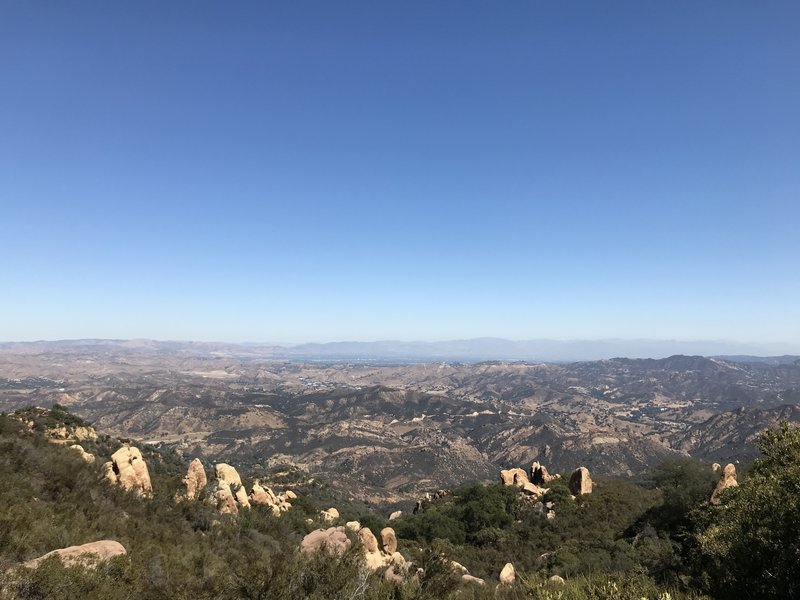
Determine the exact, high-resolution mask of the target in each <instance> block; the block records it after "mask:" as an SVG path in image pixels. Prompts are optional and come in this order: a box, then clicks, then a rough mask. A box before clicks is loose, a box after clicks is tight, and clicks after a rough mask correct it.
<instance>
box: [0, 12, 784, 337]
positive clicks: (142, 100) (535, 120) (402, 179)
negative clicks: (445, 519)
mask: <svg viewBox="0 0 800 600" xmlns="http://www.w3.org/2000/svg"><path fill="white" fill-rule="evenodd" d="M798 20H800V5H798V4H797V3H792V2H786V1H777V2H772V3H769V4H764V5H755V4H752V3H742V2H727V3H708V4H704V3H702V4H698V3H689V2H678V3H669V4H666V3H665V4H658V3H642V2H633V1H624V2H621V3H615V4H613V5H607V4H601V3H596V2H586V1H581V2H575V3H569V4H565V5H556V4H547V3H535V2H534V3H532V2H521V1H511V2H508V3H503V4H502V5H495V4H490V3H473V2H466V3H464V2H457V3H456V2H441V3H433V4H432V3H420V2H411V3H403V4H385V3H364V2H342V3H335V4H331V3H328V2H320V1H313V0H309V1H308V2H301V3H288V4H276V3H258V2H242V3H239V4H236V6H228V5H224V6H223V5H219V4H214V3H205V2H199V3H197V2H191V3H190V2H185V1H176V2H171V3H169V4H148V3H145V4H137V5H125V4H109V3H93V2H87V3H78V4H74V5H73V4H63V3H54V4H50V5H46V6H45V5H41V4H37V3H26V2H12V3H5V4H4V5H3V6H2V7H0V56H2V58H0V73H1V74H2V75H3V82H4V93H3V95H2V96H3V97H2V99H1V100H0V106H2V110H0V128H2V131H3V136H2V139H0V171H1V172H2V173H3V177H2V178H0V198H1V199H2V206H3V213H2V214H3V225H4V227H3V242H4V244H3V248H4V258H3V261H2V266H0V275H1V276H2V284H3V293H2V294H0V338H3V339H70V338H79V337H84V336H86V335H91V336H95V337H100V338H119V339H130V338H155V339H159V338H160V339H222V340H226V339H229V340H245V339H264V340H289V339H294V340H314V341H322V342H324V341H331V340H343V339H358V340H364V341H366V340H386V339H389V340H391V339H407V340H418V339H423V340H453V339H460V338H462V339H463V338H466V339H470V338H475V337H480V336H486V335H487V334H489V335H491V336H497V337H500V338H504V339H517V340H520V339H521V340H526V339H564V340H575V339H595V340H596V339H609V338H622V339H631V338H634V339H635V338H647V339H695V340H729V339H733V340H740V339H741V340H752V341H751V342H749V343H751V344H756V345H758V344H779V343H784V341H785V343H788V344H791V345H793V347H796V346H797V345H798V344H800V311H798V309H797V299H798V298H800V277H798V276H797V273H800V236H798V235H797V223H798V222H800V202H798V198H800V170H798V168H797V165H798V164H800V111H798V110H797V106H799V105H800V71H798V69H797V68H796V57H797V56H800V36H797V32H796V27H795V24H796V23H797V22H798Z"/></svg>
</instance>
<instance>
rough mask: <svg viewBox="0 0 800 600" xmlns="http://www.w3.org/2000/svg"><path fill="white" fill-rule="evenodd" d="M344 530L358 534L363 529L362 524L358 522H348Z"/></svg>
mask: <svg viewBox="0 0 800 600" xmlns="http://www.w3.org/2000/svg"><path fill="white" fill-rule="evenodd" d="M344 528H345V529H347V531H352V532H353V533H358V532H359V530H360V529H361V523H359V522H358V521H348V522H347V523H345V524H344ZM373 537H374V536H373ZM375 543H376V544H377V542H375Z"/></svg>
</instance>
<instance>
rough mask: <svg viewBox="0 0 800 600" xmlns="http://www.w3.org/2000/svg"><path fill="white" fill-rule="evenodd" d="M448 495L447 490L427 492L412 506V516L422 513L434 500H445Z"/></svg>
mask: <svg viewBox="0 0 800 600" xmlns="http://www.w3.org/2000/svg"><path fill="white" fill-rule="evenodd" d="M449 495H450V492H449V491H447V490H437V491H436V492H433V493H430V492H427V493H426V494H425V496H423V497H422V498H420V499H419V500H417V503H416V504H415V505H414V511H413V512H414V514H417V513H418V512H421V511H424V510H425V508H426V507H427V506H428V505H430V503H431V502H433V501H434V500H439V499H440V498H446V497H447V496H449Z"/></svg>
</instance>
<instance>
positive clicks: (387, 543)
mask: <svg viewBox="0 0 800 600" xmlns="http://www.w3.org/2000/svg"><path fill="white" fill-rule="evenodd" d="M381 550H382V551H383V553H384V554H389V555H392V554H394V553H395V552H397V536H396V535H395V533H394V529H392V528H391V527H384V528H383V529H381Z"/></svg>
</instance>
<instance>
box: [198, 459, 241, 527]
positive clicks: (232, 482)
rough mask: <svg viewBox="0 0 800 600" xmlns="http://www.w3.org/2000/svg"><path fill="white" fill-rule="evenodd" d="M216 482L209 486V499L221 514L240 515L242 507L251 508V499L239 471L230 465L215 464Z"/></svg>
mask: <svg viewBox="0 0 800 600" xmlns="http://www.w3.org/2000/svg"><path fill="white" fill-rule="evenodd" d="M214 477H215V479H214V483H213V484H212V485H211V486H209V492H210V494H209V498H208V501H209V502H210V503H211V504H212V505H214V506H216V508H217V510H218V511H219V512H220V514H223V515H238V514H239V510H240V509H242V508H250V499H249V498H248V497H247V492H246V491H245V489H244V486H243V485H242V478H241V477H240V476H239V472H238V471H237V470H236V469H234V468H233V467H232V466H230V465H226V464H225V463H219V464H217V465H214Z"/></svg>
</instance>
